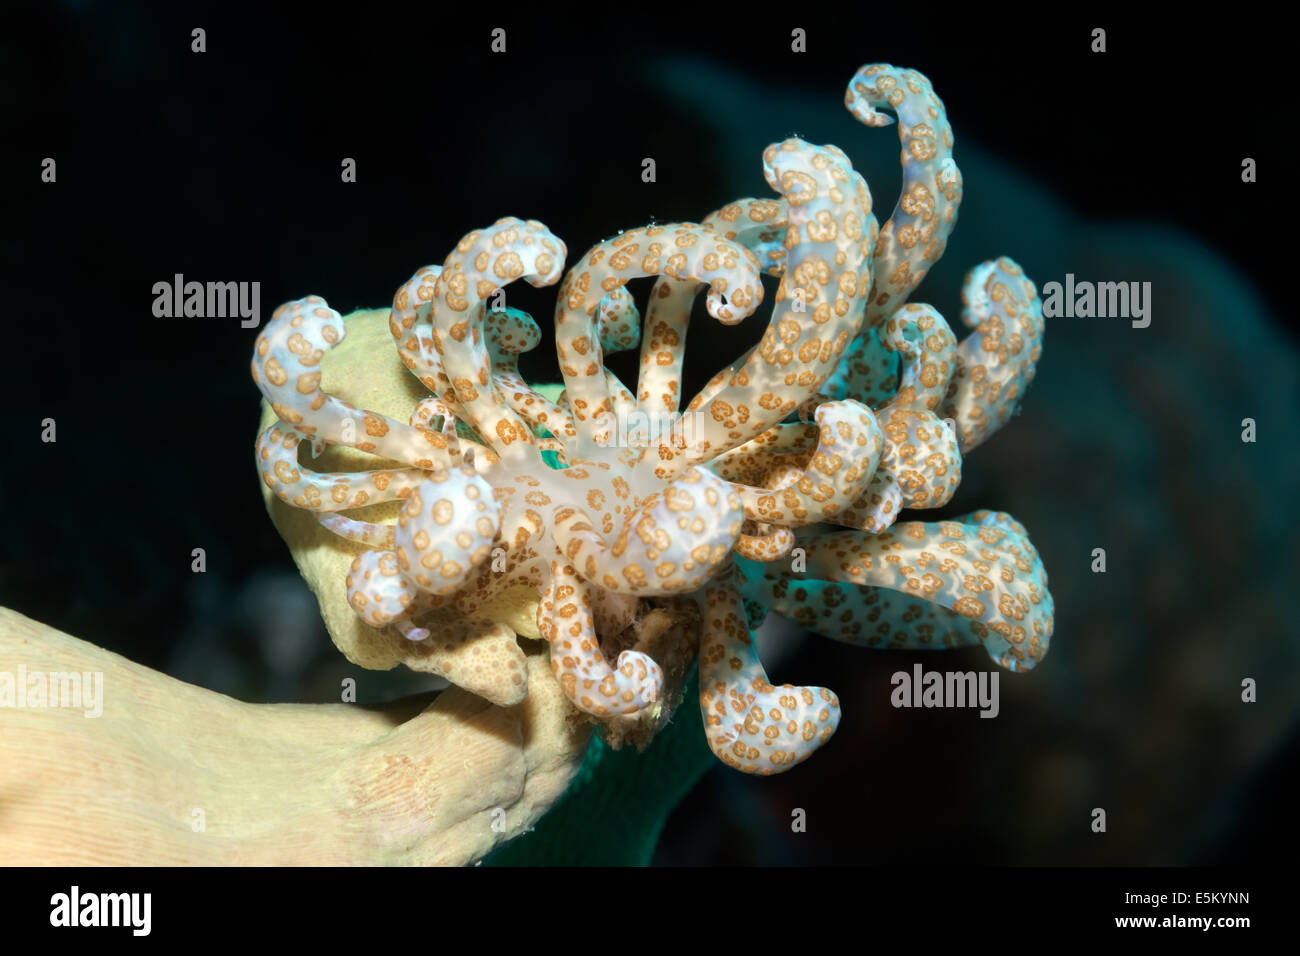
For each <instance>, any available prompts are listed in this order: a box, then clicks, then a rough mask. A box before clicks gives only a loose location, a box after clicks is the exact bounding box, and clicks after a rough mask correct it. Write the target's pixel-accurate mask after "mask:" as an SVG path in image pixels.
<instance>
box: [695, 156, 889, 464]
mask: <svg viewBox="0 0 1300 956" xmlns="http://www.w3.org/2000/svg"><path fill="white" fill-rule="evenodd" d="M763 171H764V173H765V174H766V176H767V181H768V183H769V184H770V185H771V186H772V188H773V189H776V190H777V191H779V192H780V193H781V194H782V196H783V198H784V205H785V208H786V209H787V210H788V213H787V225H786V235H785V243H784V244H785V249H786V254H787V256H786V261H785V271H784V274H783V275H782V277H781V285H780V286H779V288H778V290H777V294H776V302H775V304H774V306H773V309H772V317H771V320H770V322H769V324H768V327H767V330H766V331H765V332H764V334H763V338H762V340H761V341H760V342H759V344H758V347H757V348H755V349H754V350H753V351H752V352H750V353H749V354H748V355H747V356H746V357H744V358H743V359H742V360H741V361H740V362H738V363H736V365H733V366H732V367H731V368H728V369H725V370H723V371H722V372H721V373H719V374H718V375H716V376H714V378H713V381H712V382H710V383H709V384H708V385H706V386H705V388H704V390H703V391H701V392H700V394H699V395H697V396H696V397H695V398H694V399H692V400H691V403H690V405H689V406H688V408H689V409H690V410H692V411H695V410H699V411H701V412H703V413H704V414H703V415H702V416H701V417H702V421H703V426H702V428H701V429H699V430H700V431H701V432H702V434H700V435H698V436H697V437H696V439H695V441H694V442H692V443H691V446H690V449H689V450H688V454H687V455H686V456H684V457H683V458H681V459H679V461H680V464H676V465H675V467H681V465H682V464H685V463H687V462H702V461H709V460H711V459H713V458H716V457H717V456H718V455H720V454H721V453H723V452H724V451H726V450H728V449H729V448H734V447H736V446H737V445H740V444H743V443H745V442H747V441H749V440H750V439H751V438H755V437H757V436H758V435H760V434H762V433H763V432H765V431H767V429H769V428H771V427H772V426H773V425H776V424H778V423H780V422H781V421H782V420H783V419H784V418H785V417H786V416H788V415H789V414H790V413H791V412H793V411H794V410H795V409H796V408H798V407H799V405H800V403H801V402H802V401H803V400H804V399H805V398H807V397H808V396H809V395H812V394H814V393H816V392H817V390H818V389H819V388H820V387H821V385H822V383H823V382H825V381H826V379H827V377H828V376H829V375H830V374H831V373H832V372H833V371H834V369H835V366H836V365H837V364H838V362H839V360H840V357H841V356H842V355H843V354H844V350H845V349H846V348H847V347H848V344H849V342H850V341H852V339H853V337H854V336H855V335H857V332H858V327H859V326H860V325H861V323H862V310H863V305H864V302H865V295H866V290H867V289H868V288H869V287H870V284H871V254H872V252H873V250H874V249H875V244H876V218H875V216H873V215H872V213H871V193H870V192H869V191H868V190H867V184H866V181H865V180H863V178H862V177H861V176H859V175H858V174H857V173H856V172H854V170H853V167H852V165H851V164H850V163H849V162H848V160H847V159H846V158H845V156H844V154H843V153H842V152H840V151H839V150H838V149H836V148H835V147H834V146H813V145H811V144H809V143H805V142H804V141H803V140H799V139H788V140H786V141H785V142H784V143H781V144H779V145H773V146H769V147H768V148H767V150H766V151H765V152H764V153H763ZM759 235H761V233H755V232H750V231H745V232H742V233H738V235H737V239H738V240H740V239H742V238H745V237H750V238H751V239H752V238H754V237H757V236H759ZM670 471H671V468H670Z"/></svg>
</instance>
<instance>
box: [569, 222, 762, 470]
mask: <svg viewBox="0 0 1300 956" xmlns="http://www.w3.org/2000/svg"><path fill="white" fill-rule="evenodd" d="M758 274H759V269H758V263H757V261H756V260H755V259H754V257H753V255H752V254H751V253H750V252H749V251H748V250H746V249H744V248H743V247H741V246H738V245H737V244H736V243H734V242H731V241H729V240H726V239H723V238H722V237H721V236H719V235H718V234H717V233H715V232H713V231H712V230H710V229H706V228H704V227H703V226H699V225H697V224H695V223H672V224H669V225H663V226H646V227H645V228H642V229H633V230H629V231H626V232H623V233H620V234H619V235H618V236H615V237H614V238H613V239H610V240H608V241H607V242H602V243H600V244H599V245H597V246H595V247H594V248H593V249H592V250H591V251H590V252H588V253H587V255H586V256H584V257H583V258H582V260H580V261H579V262H578V264H576V265H575V266H574V267H573V268H572V269H570V270H569V273H568V275H567V276H565V279H564V284H563V285H562V286H561V287H560V301H559V306H558V308H557V309H556V314H555V339H556V342H555V347H556V351H557V353H558V355H559V359H560V372H561V374H563V376H564V390H565V394H566V395H567V396H568V399H569V407H570V409H571V410H572V411H573V416H574V419H575V423H576V425H577V428H578V443H577V446H576V448H575V450H574V451H575V454H576V455H577V456H578V457H593V456H594V455H595V454H596V449H597V448H598V447H603V446H606V445H608V444H610V442H611V440H612V437H611V434H610V423H609V419H610V418H612V417H613V415H614V411H615V410H614V407H613V405H612V403H611V398H610V392H609V386H608V384H607V380H606V370H605V368H604V365H603V361H604V355H603V351H602V347H601V339H602V336H603V335H604V336H607V337H609V338H610V339H611V340H617V338H618V335H617V333H615V332H613V331H612V330H613V329H615V328H617V325H618V322H617V319H616V318H614V319H611V318H610V315H611V314H612V315H617V312H618V308H617V300H615V301H614V303H613V305H610V304H609V300H606V299H605V297H606V296H607V295H608V294H610V293H613V292H614V291H615V290H617V289H620V288H622V286H623V285H624V284H625V283H626V282H628V280H630V279H635V278H638V277H642V276H665V277H668V278H671V279H674V280H678V281H691V282H696V283H704V284H707V285H708V287H709V297H708V306H709V313H710V314H711V315H712V316H713V317H714V318H716V319H718V320H719V321H722V322H727V323H734V322H739V321H740V320H741V319H743V318H744V317H745V316H747V315H749V314H751V313H752V312H753V311H754V309H755V308H757V307H758V304H759V302H761V301H762V299H763V287H762V285H761V284H760V283H759V279H758ZM602 302H605V303H606V304H607V306H609V307H608V308H606V309H605V311H604V312H602V310H601V308H600V307H601V305H602Z"/></svg>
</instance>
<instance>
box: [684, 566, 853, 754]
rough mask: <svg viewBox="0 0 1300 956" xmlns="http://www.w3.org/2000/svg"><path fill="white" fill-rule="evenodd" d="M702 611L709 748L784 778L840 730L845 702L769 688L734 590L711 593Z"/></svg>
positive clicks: (723, 584)
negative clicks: (841, 712) (787, 772)
mask: <svg viewBox="0 0 1300 956" xmlns="http://www.w3.org/2000/svg"><path fill="white" fill-rule="evenodd" d="M699 604H700V613H701V615H702V622H701V625H700V626H701V631H700V715H701V717H702V718H703V720H704V734H705V736H706V737H707V738H708V741H709V748H710V749H711V750H712V751H713V753H714V755H715V756H716V757H717V758H718V759H719V760H721V761H722V762H723V763H725V764H727V765H728V766H731V767H735V768H736V769H737V770H743V771H744V772H745V773H757V774H763V775H767V774H773V773H780V772H782V771H784V770H789V769H790V768H791V767H793V766H794V765H795V764H797V763H800V762H801V761H804V760H807V759H808V757H810V756H811V755H812V752H813V751H814V750H816V749H817V748H818V747H820V746H821V745H822V744H824V743H826V741H828V740H830V738H831V735H832V734H833V733H835V728H836V727H838V726H839V722H840V702H839V699H838V698H837V697H836V696H835V695H834V694H833V693H831V692H830V691H829V690H827V689H826V688H824V687H794V686H791V685H790V684H782V685H781V686H780V687H775V686H773V685H772V683H771V682H770V681H768V679H767V673H766V672H765V671H764V670H763V665H762V663H761V662H760V661H759V659H758V651H757V649H756V648H755V646H754V638H753V636H752V635H751V634H750V632H749V624H748V622H747V620H746V618H745V607H744V601H743V599H742V598H741V595H740V592H739V591H738V590H737V589H736V587H735V585H734V582H732V581H719V582H717V583H714V584H711V585H709V586H708V587H706V588H705V589H704V592H703V594H702V595H701V596H700V599H699Z"/></svg>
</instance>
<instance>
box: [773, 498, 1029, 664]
mask: <svg viewBox="0 0 1300 956" xmlns="http://www.w3.org/2000/svg"><path fill="white" fill-rule="evenodd" d="M799 543H800V546H801V547H804V548H805V549H806V552H807V570H806V572H805V573H795V572H793V571H788V570H780V571H773V570H770V569H769V570H768V571H767V572H766V573H765V574H764V576H763V577H762V579H761V580H759V579H758V578H757V576H751V577H750V585H751V588H752V590H751V592H750V596H751V597H753V598H754V599H756V600H764V601H767V602H770V604H769V606H770V607H771V608H772V609H773V610H775V611H777V612H778V613H781V614H785V615H787V616H789V617H792V618H793V619H795V620H797V621H799V622H800V623H801V624H803V625H804V626H806V627H807V628H808V629H809V630H813V631H816V632H817V633H819V634H822V635H824V636H826V637H831V638H834V639H836V640H841V641H847V642H849V643H853V644H862V645H867V646H874V647H913V648H920V647H932V648H939V647H953V646H961V645H967V644H982V645H983V646H984V649H985V651H987V652H988V655H989V656H990V657H991V658H993V660H995V661H996V662H997V663H998V664H1000V665H1001V666H1002V667H1005V668H1007V669H1009V670H1013V671H1020V670H1029V669H1030V668H1032V667H1033V666H1034V665H1035V664H1037V663H1038V662H1039V661H1040V660H1042V657H1043V655H1044V654H1045V653H1047V648H1048V644H1049V643H1050V641H1051V637H1052V613H1053V602H1052V596H1051V593H1050V592H1049V591H1048V590H1047V572H1046V571H1045V570H1044V568H1043V564H1042V561H1041V560H1040V559H1039V556H1038V552H1037V551H1036V550H1035V549H1034V546H1033V545H1032V544H1030V542H1029V537H1028V535H1027V534H1026V532H1025V529H1024V527H1023V526H1022V525H1021V524H1020V523H1019V522H1017V521H1015V520H1014V519H1013V518H1012V517H1011V516H1010V515H1007V514H1003V513H1001V512H994V511H977V512H975V513H974V514H970V515H967V516H965V517H964V518H959V519H957V520H956V521H939V522H934V523H923V522H920V521H909V522H905V523H903V524H897V525H895V526H894V527H893V528H892V529H890V530H889V531H888V532H885V533H883V534H877V535H864V534H859V533H857V532H852V531H842V532H836V533H833V534H826V535H821V536H819V537H815V538H810V539H807V540H803V541H800V542H799Z"/></svg>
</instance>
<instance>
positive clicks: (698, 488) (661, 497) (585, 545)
mask: <svg viewBox="0 0 1300 956" xmlns="http://www.w3.org/2000/svg"><path fill="white" fill-rule="evenodd" d="M602 474H603V475H604V476H609V475H610V471H609V470H608V469H602V468H601V467H600V466H599V465H598V464H594V463H585V462H580V463H576V464H575V465H574V466H572V467H570V468H568V469H565V470H564V471H563V472H561V473H559V475H557V478H558V483H559V484H560V486H561V487H565V486H566V485H567V484H569V483H572V484H573V485H574V486H580V487H584V488H586V489H587V491H586V495H585V498H584V497H580V496H576V495H573V494H572V493H570V494H567V495H565V496H564V500H565V501H573V500H574V498H577V500H578V501H581V502H582V505H581V506H580V505H577V504H557V505H556V506H555V507H554V510H553V513H552V516H551V526H552V534H553V535H554V536H555V541H556V544H558V545H559V547H560V550H561V551H562V552H563V553H564V555H565V556H566V557H567V558H568V560H569V561H571V562H572V563H573V565H574V567H576V568H577V569H578V573H580V574H581V575H582V576H583V577H584V578H585V579H586V580H588V581H591V582H592V583H594V584H597V585H599V586H600V587H603V588H606V589H608V590H610V591H616V592H620V593H628V594H673V593H679V592H682V591H691V590H694V589H696V588H698V587H699V586H700V585H701V584H703V583H704V582H705V581H706V580H707V579H708V578H709V577H710V576H711V575H712V574H713V573H714V572H715V571H716V570H717V569H718V568H719V567H720V566H721V565H722V563H723V562H724V561H725V560H726V558H727V555H728V554H729V553H730V552H731V549H732V546H733V545H734V544H735V542H736V538H738V537H739V536H740V528H741V523H742V516H743V512H742V509H741V504H740V496H739V495H738V494H736V492H735V491H734V490H733V489H732V488H731V486H730V485H729V484H728V483H727V482H725V481H723V480H722V479H721V478H718V477H717V476H716V475H714V474H712V473H710V472H708V471H704V470H701V469H696V468H692V469H690V470H689V471H687V472H686V473H685V474H683V475H682V476H681V478H679V479H677V480H676V481H674V482H672V483H671V484H669V485H667V486H666V487H664V489H663V490H662V491H659V492H656V493H654V494H652V495H650V496H649V497H647V498H645V499H644V500H641V501H640V502H639V503H636V504H633V505H631V506H628V505H621V504H620V503H619V502H620V499H621V498H622V497H623V495H625V494H626V493H627V491H626V482H624V481H622V480H621V478H620V477H619V476H618V475H617V474H614V475H613V476H612V477H606V481H604V482H600V484H601V485H603V486H604V490H602V488H601V487H599V486H597V487H593V485H596V483H597V479H598V478H599V477H600V476H601V475H602Z"/></svg>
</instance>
